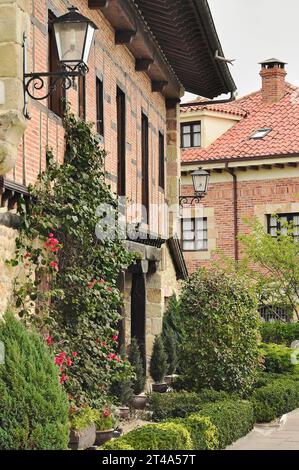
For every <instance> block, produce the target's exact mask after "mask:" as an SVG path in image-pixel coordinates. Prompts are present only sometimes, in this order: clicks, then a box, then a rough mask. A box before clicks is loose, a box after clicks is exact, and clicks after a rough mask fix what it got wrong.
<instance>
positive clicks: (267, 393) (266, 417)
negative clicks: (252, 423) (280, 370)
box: [250, 376, 299, 423]
mask: <svg viewBox="0 0 299 470" xmlns="http://www.w3.org/2000/svg"><path fill="white" fill-rule="evenodd" d="M250 400H251V402H252V404H253V408H254V415H255V420H256V421H257V422H259V423H262V422H268V421H272V420H273V419H275V418H278V417H280V416H281V415H283V414H285V413H288V412H290V411H292V410H294V409H296V408H298V407H299V383H298V382H297V381H296V380H292V378H291V376H283V378H281V379H277V380H274V381H273V382H270V383H268V384H267V385H265V386H264V387H260V388H257V389H256V390H254V392H253V394H252V397H251V399H250Z"/></svg>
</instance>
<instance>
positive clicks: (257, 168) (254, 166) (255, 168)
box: [250, 165, 260, 171]
mask: <svg viewBox="0 0 299 470" xmlns="http://www.w3.org/2000/svg"><path fill="white" fill-rule="evenodd" d="M250 169H251V170H256V171H258V170H259V169H260V167H259V166H258V165H252V166H251V167H250Z"/></svg>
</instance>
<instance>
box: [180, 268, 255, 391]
mask: <svg viewBox="0 0 299 470" xmlns="http://www.w3.org/2000/svg"><path fill="white" fill-rule="evenodd" d="M180 305H181V317H182V320H183V322H184V328H185V337H184V341H183V345H182V351H181V357H180V362H181V364H182V367H183V368H184V370H183V376H184V379H185V381H186V384H188V386H189V387H190V389H193V390H195V391H199V390H200V389H202V388H213V389H215V390H226V391H229V392H233V391H237V392H239V391H240V390H242V391H243V393H244V394H246V393H247V392H248V391H250V389H251V387H252V384H253V382H254V379H255V374H256V371H257V367H258V360H259V351H258V340H259V331H258V325H259V316H258V313H257V304H256V299H255V296H254V294H253V293H252V291H251V290H249V288H248V285H247V284H246V283H245V281H243V280H242V279H241V278H240V277H236V276H230V275H228V274H226V273H224V272H220V271H208V270H204V269H202V270H199V271H197V272H195V273H194V274H192V275H191V276H190V277H189V279H188V280H187V281H186V283H185V285H184V287H183V290H182V295H181V300H180Z"/></svg>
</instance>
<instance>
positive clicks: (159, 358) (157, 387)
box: [150, 336, 168, 393]
mask: <svg viewBox="0 0 299 470" xmlns="http://www.w3.org/2000/svg"><path fill="white" fill-rule="evenodd" d="M167 367H168V364H167V355H166V352H165V349H164V346H163V341H162V337H161V336H156V338H155V342H154V347H153V353H152V357H151V362H150V374H151V376H152V379H153V380H154V381H155V383H154V384H153V385H152V390H153V392H159V393H165V392H167V388H168V386H167V383H166V382H164V381H163V380H164V376H165V373H166V370H167Z"/></svg>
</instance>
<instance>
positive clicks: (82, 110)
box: [78, 75, 86, 121]
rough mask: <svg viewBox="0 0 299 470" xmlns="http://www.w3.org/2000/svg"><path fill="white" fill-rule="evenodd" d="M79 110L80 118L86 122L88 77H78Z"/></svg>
mask: <svg viewBox="0 0 299 470" xmlns="http://www.w3.org/2000/svg"><path fill="white" fill-rule="evenodd" d="M78 109H79V118H80V119H82V120H83V121H85V119H86V77H85V75H80V77H78Z"/></svg>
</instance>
